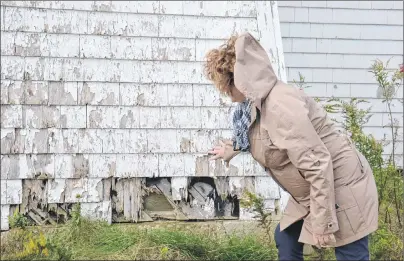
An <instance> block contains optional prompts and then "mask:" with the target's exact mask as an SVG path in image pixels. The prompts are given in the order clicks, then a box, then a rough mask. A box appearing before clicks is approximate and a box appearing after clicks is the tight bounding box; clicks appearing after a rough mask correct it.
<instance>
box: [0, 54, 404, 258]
mask: <svg viewBox="0 0 404 261" xmlns="http://www.w3.org/2000/svg"><path fill="white" fill-rule="evenodd" d="M386 67H387V64H386V65H385V64H383V63H382V62H380V61H375V62H374V64H373V65H372V66H371V73H372V74H373V75H374V77H375V79H376V81H377V83H378V85H379V86H380V90H381V91H380V94H381V96H382V97H383V101H384V103H386V107H387V108H388V120H389V122H388V123H387V124H385V128H389V133H390V137H389V138H387V137H386V138H385V139H383V140H376V139H375V138H374V137H373V136H372V135H369V134H366V133H365V132H364V130H363V129H364V126H365V125H366V123H367V122H368V121H369V119H370V117H371V116H372V115H371V114H370V108H367V109H362V108H361V107H362V106H363V105H364V104H365V103H366V101H364V100H361V99H356V98H352V99H350V100H342V99H334V98H333V99H330V100H328V101H326V103H325V104H324V107H325V109H326V110H327V111H328V112H329V113H331V114H332V113H339V114H341V115H342V120H341V121H340V122H339V123H340V125H341V126H342V127H343V128H344V129H345V130H346V131H347V133H348V135H349V136H350V137H351V139H352V140H353V142H355V144H356V146H357V148H358V149H359V150H360V151H361V152H362V153H363V154H364V155H365V157H366V158H367V159H368V161H369V163H370V165H371V167H372V169H373V172H374V176H375V179H376V183H377V188H378V195H379V204H380V207H379V209H380V216H379V224H380V227H379V229H378V231H377V232H375V233H374V234H372V235H371V237H370V251H371V258H372V260H400V259H402V253H403V251H404V247H403V235H404V230H403V214H404V183H403V174H402V171H401V170H400V169H399V167H398V165H397V155H396V153H395V149H396V148H397V141H398V140H400V137H399V131H400V126H399V124H398V119H396V118H395V117H394V113H393V112H392V111H393V110H392V108H393V105H394V101H395V96H396V93H397V90H398V87H399V86H400V84H402V79H403V72H402V71H401V72H400V71H399V70H396V71H389V70H387V69H386ZM400 81H401V82H400ZM295 84H296V85H297V87H299V88H301V89H305V88H309V87H310V86H307V85H306V83H305V80H304V76H303V75H300V76H299V81H295ZM317 100H318V99H317ZM318 101H319V102H320V100H318ZM321 102H323V101H321ZM401 127H402V126H401ZM387 145H391V147H392V148H393V149H392V151H391V153H390V154H389V155H387V157H384V154H383V153H384V148H385V146H387ZM240 204H241V205H242V207H245V208H250V209H252V210H254V211H255V213H257V218H258V220H259V224H260V226H261V227H262V230H263V231H264V236H263V237H262V238H261V237H259V236H257V234H255V233H254V232H252V233H249V234H244V235H236V234H227V233H223V231H206V230H187V229H178V228H171V229H170V228H166V229H152V230H145V229H140V228H137V227H135V226H120V225H113V226H110V225H108V224H107V223H104V222H91V221H89V220H87V219H85V218H83V217H82V216H81V215H80V204H79V203H77V204H76V205H75V206H74V208H73V210H72V213H71V219H70V220H69V221H68V222H67V224H66V225H64V226H61V227H58V228H56V229H49V230H45V229H44V228H39V227H31V228H30V227H27V226H28V225H29V224H28V220H27V218H26V217H24V216H23V215H21V214H19V213H18V211H16V212H15V213H14V215H13V216H12V217H11V218H10V225H11V227H12V228H13V229H11V230H10V231H9V232H8V234H7V236H6V237H5V238H4V239H3V240H2V244H1V259H2V260H4V259H6V260H9V259H11V260H34V259H35V260H83V259H93V260H144V259H147V260H275V259H276V258H277V251H276V248H275V245H274V239H273V229H274V224H273V222H272V216H271V215H272V214H271V213H267V212H266V211H265V209H264V201H263V199H262V198H260V197H259V196H257V195H255V194H253V193H250V192H248V191H246V192H245V194H244V196H243V198H242V200H241V201H240ZM306 259H309V260H333V259H335V256H334V253H333V251H332V250H331V249H321V250H316V251H315V252H314V254H312V255H311V256H309V257H306Z"/></svg>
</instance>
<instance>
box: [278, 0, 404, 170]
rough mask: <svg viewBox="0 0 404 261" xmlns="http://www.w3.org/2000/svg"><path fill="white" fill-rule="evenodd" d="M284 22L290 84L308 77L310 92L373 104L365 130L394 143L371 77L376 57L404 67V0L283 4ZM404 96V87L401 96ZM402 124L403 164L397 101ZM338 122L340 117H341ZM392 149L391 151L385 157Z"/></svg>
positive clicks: (365, 106)
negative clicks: (302, 76) (301, 77)
mask: <svg viewBox="0 0 404 261" xmlns="http://www.w3.org/2000/svg"><path fill="white" fill-rule="evenodd" d="M278 4H279V14H280V15H279V19H280V21H281V33H282V39H283V50H284V55H285V63H286V66H287V74H288V80H289V81H290V82H291V81H292V80H293V79H295V80H297V81H298V80H299V75H298V73H299V72H301V73H302V74H303V75H304V76H305V77H306V82H307V84H308V85H310V86H311V87H310V88H308V89H306V92H307V93H309V94H310V95H312V96H316V97H322V98H327V97H332V96H334V97H339V98H346V99H348V98H350V97H358V98H364V99H366V100H368V101H369V102H370V103H369V104H364V105H363V107H364V108H367V107H369V106H372V109H371V112H372V113H373V116H372V118H371V119H370V121H369V122H368V123H367V125H366V128H365V131H366V132H368V133H371V134H373V135H374V136H375V137H376V138H377V139H382V138H384V137H386V138H387V140H388V139H391V133H390V131H389V129H388V128H383V126H385V125H386V124H388V114H387V107H386V104H385V103H383V102H382V99H380V91H379V90H378V85H377V83H376V81H375V79H374V78H373V76H372V74H371V73H369V72H368V71H369V67H370V66H371V64H372V62H373V61H374V60H375V59H380V60H382V61H384V62H386V61H387V60H388V59H391V60H390V64H389V68H390V69H397V68H398V66H399V64H402V63H403V2H402V1H279V2H278ZM402 97H403V88H402V86H401V87H400V89H399V90H398V92H397V98H401V99H402ZM394 104H395V106H394V107H393V108H392V109H393V112H394V117H395V118H397V119H398V120H399V122H400V126H401V129H400V135H399V143H398V144H397V151H396V154H399V156H398V157H397V158H398V159H399V162H400V164H401V165H402V164H403V163H402V159H403V156H402V143H401V142H402V140H403V135H402V133H403V131H402V130H403V129H402V126H403V121H402V119H403V104H402V103H401V102H400V101H399V100H395V101H394ZM335 117H336V118H338V117H340V116H338V115H336V116H335ZM390 151H391V146H390V147H386V149H385V153H386V154H388V153H390Z"/></svg>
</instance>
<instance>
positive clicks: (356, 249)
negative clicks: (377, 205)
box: [275, 220, 369, 260]
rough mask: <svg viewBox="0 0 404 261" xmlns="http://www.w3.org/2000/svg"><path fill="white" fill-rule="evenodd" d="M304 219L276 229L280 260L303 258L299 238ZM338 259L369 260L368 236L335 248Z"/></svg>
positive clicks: (301, 244)
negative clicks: (284, 227)
mask: <svg viewBox="0 0 404 261" xmlns="http://www.w3.org/2000/svg"><path fill="white" fill-rule="evenodd" d="M302 226H303V220H302V221H299V222H296V223H295V224H293V225H291V226H290V227H288V228H287V229H285V230H284V231H282V232H281V231H280V228H279V225H278V226H277V227H276V230H275V242H276V248H278V257H279V260H303V243H299V242H298V239H299V236H300V231H301V230H302ZM335 256H336V258H337V260H369V247H368V237H367V236H366V237H364V238H362V239H359V240H358V241H355V242H353V243H350V244H348V245H345V246H340V247H336V248H335Z"/></svg>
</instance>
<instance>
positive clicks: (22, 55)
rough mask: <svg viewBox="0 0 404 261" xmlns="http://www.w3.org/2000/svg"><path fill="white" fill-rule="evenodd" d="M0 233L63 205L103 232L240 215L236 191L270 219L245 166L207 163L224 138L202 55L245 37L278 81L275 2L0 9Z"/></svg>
mask: <svg viewBox="0 0 404 261" xmlns="http://www.w3.org/2000/svg"><path fill="white" fill-rule="evenodd" d="M0 13H1V229H2V230H7V229H8V228H9V222H8V220H9V216H10V215H12V214H13V213H14V211H16V210H18V211H20V212H21V213H23V214H24V215H26V216H27V217H29V218H30V219H31V220H32V221H33V222H34V223H36V224H54V223H58V222H64V221H65V220H66V219H67V216H68V213H69V211H70V210H71V207H72V204H73V203H77V202H81V210H82V213H83V215H85V216H89V217H91V218H99V219H104V220H107V221H108V222H137V221H143V220H153V219H155V218H166V219H177V220H181V219H212V218H217V217H221V218H223V217H224V218H240V219H248V218H251V216H252V213H251V211H249V210H248V209H243V208H242V207H240V206H239V204H238V200H239V199H240V197H241V195H242V193H243V190H244V189H248V190H249V191H252V192H254V193H256V194H259V195H261V196H262V197H264V198H265V205H266V208H268V209H269V210H279V209H282V207H283V206H284V203H285V200H286V199H287V196H285V195H283V196H282V197H281V192H280V190H279V188H278V187H277V186H276V184H275V183H274V182H273V181H272V180H271V179H270V178H269V177H268V175H266V173H265V172H264V171H263V170H262V168H261V167H260V166H259V165H257V164H256V163H255V162H254V161H253V160H252V159H251V157H250V156H249V155H239V156H237V157H236V158H235V159H234V160H233V161H232V164H231V166H230V167H229V168H227V167H225V166H224V165H223V164H222V163H221V162H220V161H218V162H209V161H208V157H207V155H206V152H207V151H208V149H210V148H211V146H212V145H214V144H215V143H216V142H217V141H218V140H219V139H221V138H230V137H231V131H230V129H229V119H228V113H229V109H230V108H231V103H230V102H229V100H228V99H226V98H224V97H221V96H219V95H218V92H217V91H216V90H215V88H214V87H213V86H212V85H211V84H210V82H208V81H207V80H206V79H205V77H204V76H203V67H202V64H203V60H204V55H205V53H206V52H207V50H209V49H210V48H213V47H217V46H219V45H220V44H222V43H224V40H225V39H226V38H228V37H229V36H231V35H232V34H233V33H243V32H246V31H248V32H250V33H251V34H253V35H254V36H255V37H257V38H258V39H259V40H260V42H261V43H262V45H263V46H264V47H265V49H266V50H267V52H268V54H269V55H270V58H271V60H272V62H273V65H274V67H275V71H276V72H277V74H278V76H279V77H280V78H281V79H282V80H285V81H286V70H285V66H284V61H283V60H284V57H283V47H282V40H281V32H280V24H279V18H278V9H277V3H276V1H245V2H242V1H222V2H216V1H215V2H213V1H212V2H210V1H208V2H206V1H203V2H202V1H172V2H171V1H83V2H80V1H1V10H0Z"/></svg>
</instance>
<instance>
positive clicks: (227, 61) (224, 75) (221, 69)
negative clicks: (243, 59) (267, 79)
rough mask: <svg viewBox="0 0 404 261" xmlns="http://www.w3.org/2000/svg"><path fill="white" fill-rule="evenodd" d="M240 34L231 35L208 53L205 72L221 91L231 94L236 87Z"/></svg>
mask: <svg viewBox="0 0 404 261" xmlns="http://www.w3.org/2000/svg"><path fill="white" fill-rule="evenodd" d="M237 38H238V36H237V35H233V36H231V37H230V38H229V39H228V40H227V41H226V43H225V44H223V45H221V46H220V47H219V48H217V49H212V50H210V51H209V52H208V53H207V54H206V61H205V64H204V72H205V75H206V77H207V78H208V79H209V80H211V81H212V82H213V83H214V85H215V86H216V88H217V89H218V90H219V92H221V93H223V94H226V95H230V93H231V88H232V87H234V74H233V73H234V64H235V63H236V50H235V44H236V40H237Z"/></svg>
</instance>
